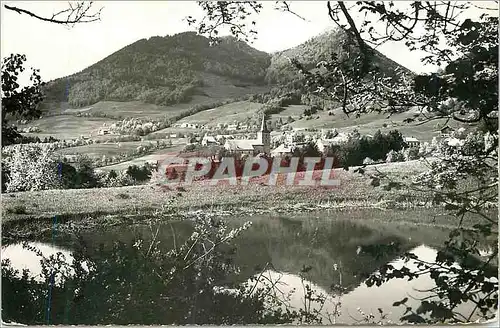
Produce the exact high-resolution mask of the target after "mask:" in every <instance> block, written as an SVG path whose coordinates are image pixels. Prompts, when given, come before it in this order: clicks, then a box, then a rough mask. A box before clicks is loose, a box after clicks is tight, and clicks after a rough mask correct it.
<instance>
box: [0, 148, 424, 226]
mask: <svg viewBox="0 0 500 328" xmlns="http://www.w3.org/2000/svg"><path fill="white" fill-rule="evenodd" d="M164 151H165V152H167V151H169V149H166V150H164ZM159 155H160V154H156V156H159ZM149 156H150V157H151V158H154V156H155V155H149ZM132 162H133V161H132ZM118 165H123V168H126V166H128V165H131V162H127V163H121V164H118ZM375 167H377V169H378V170H379V171H381V172H390V173H391V174H393V175H394V176H396V177H400V178H401V179H404V178H407V179H408V178H409V177H410V176H412V175H413V174H415V173H416V172H419V171H424V170H425V166H424V165H422V164H421V163H420V162H418V161H413V162H403V163H391V164H381V165H377V166H373V168H371V169H370V168H369V169H368V171H370V170H372V171H373V170H374V169H375ZM112 168H113V169H118V167H117V165H112V166H108V167H106V168H105V169H106V170H109V169H112ZM103 169H104V168H103ZM333 174H334V176H335V177H336V178H337V179H339V180H340V186H338V187H331V188H327V187H314V186H297V185H295V186H284V185H279V183H278V184H277V185H276V186H269V185H267V184H266V183H265V182H264V181H265V178H266V177H262V179H263V181H261V182H259V181H256V182H255V183H250V184H249V185H247V186H244V185H236V186H231V185H229V184H228V183H222V182H220V183H218V184H217V185H215V186H211V185H207V183H206V182H203V181H202V182H198V183H194V184H191V185H184V186H181V187H172V188H167V187H162V186H158V185H155V184H148V185H141V186H130V187H120V188H99V189H73V190H45V191H33V192H22V193H11V194H8V195H6V196H5V197H3V201H2V204H3V215H4V218H5V219H6V220H8V219H9V218H13V217H19V215H20V216H21V217H22V216H36V217H39V216H43V217H45V216H51V215H56V214H61V215H62V214H72V215H75V214H85V213H107V214H116V213H138V212H144V211H146V212H151V211H158V210H160V211H161V210H163V209H165V208H169V206H174V207H175V208H177V209H182V210H194V209H207V208H220V209H225V210H231V211H235V212H236V213H238V212H239V211H243V212H244V211H254V210H258V209H260V210H264V211H277V212H278V213H279V212H280V211H289V210H290V211H292V212H295V211H299V210H300V209H307V210H311V209H327V208H339V207H380V208H388V207H390V208H392V207H398V206H399V207H402V208H405V207H412V206H414V205H422V206H423V205H424V204H425V201H426V200H427V198H428V197H427V196H426V195H425V194H422V193H418V192H415V191H411V190H391V191H384V190H381V189H380V188H376V187H373V186H372V185H371V184H370V179H368V178H366V177H365V176H362V175H360V174H358V173H354V172H352V171H344V170H342V169H335V170H334V173H333ZM55 199H57V202H54V200H55ZM172 202H173V203H172ZM15 208H24V210H23V211H21V212H23V213H21V214H19V213H17V214H16V213H15V211H13V210H12V209H15Z"/></svg>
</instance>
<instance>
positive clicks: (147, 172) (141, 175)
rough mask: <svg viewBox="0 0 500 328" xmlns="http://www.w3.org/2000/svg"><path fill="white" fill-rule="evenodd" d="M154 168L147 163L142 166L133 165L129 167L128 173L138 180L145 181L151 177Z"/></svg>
mask: <svg viewBox="0 0 500 328" xmlns="http://www.w3.org/2000/svg"><path fill="white" fill-rule="evenodd" d="M151 171H152V168H151V167H150V165H148V164H145V165H144V166H142V167H139V166H137V165H132V166H129V167H128V168H127V171H126V173H127V174H128V175H129V176H130V177H131V178H132V179H134V180H135V181H137V182H144V181H147V180H149V179H151Z"/></svg>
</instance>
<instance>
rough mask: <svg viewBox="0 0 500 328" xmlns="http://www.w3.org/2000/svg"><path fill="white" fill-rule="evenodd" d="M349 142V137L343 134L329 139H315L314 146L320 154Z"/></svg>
mask: <svg viewBox="0 0 500 328" xmlns="http://www.w3.org/2000/svg"><path fill="white" fill-rule="evenodd" d="M348 141H349V137H348V135H347V134H345V133H339V134H337V135H336V136H335V137H333V138H331V139H317V140H316V146H317V147H318V150H319V151H320V152H322V153H323V152H325V150H326V148H329V147H331V146H335V145H341V144H344V143H346V142H348Z"/></svg>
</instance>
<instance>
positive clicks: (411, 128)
mask: <svg viewBox="0 0 500 328" xmlns="http://www.w3.org/2000/svg"><path fill="white" fill-rule="evenodd" d="M332 112H333V113H334V115H329V114H328V112H327V111H318V112H317V113H316V114H314V115H312V117H313V118H312V119H309V120H307V119H306V118H303V119H301V120H297V121H295V122H293V123H291V126H292V127H293V128H316V129H332V128H336V129H338V130H340V131H341V132H344V133H349V132H352V131H353V130H354V129H357V130H358V131H359V133H361V134H362V135H366V134H371V135H373V134H375V132H377V130H380V131H381V132H383V133H384V132H385V133H387V132H388V131H390V130H395V129H396V130H399V131H400V132H401V133H402V134H403V136H405V137H415V138H417V139H419V140H420V141H427V142H430V141H431V140H432V138H433V137H439V136H440V131H439V130H440V127H443V126H445V124H446V119H437V120H433V121H430V122H427V123H424V124H422V122H419V121H414V122H411V123H405V122H403V121H404V120H405V119H408V118H414V116H415V114H416V113H417V112H416V109H411V110H409V111H407V112H404V113H398V114H394V115H391V116H388V115H387V114H381V113H375V112H373V113H367V114H362V115H360V116H359V117H356V116H355V115H354V114H353V115H350V116H349V117H347V115H345V114H344V113H343V112H342V111H341V109H340V108H339V109H336V110H334V111H332ZM282 113H283V112H282ZM317 117H319V118H317ZM448 125H449V126H450V127H454V128H458V125H457V124H456V123H455V122H449V123H448Z"/></svg>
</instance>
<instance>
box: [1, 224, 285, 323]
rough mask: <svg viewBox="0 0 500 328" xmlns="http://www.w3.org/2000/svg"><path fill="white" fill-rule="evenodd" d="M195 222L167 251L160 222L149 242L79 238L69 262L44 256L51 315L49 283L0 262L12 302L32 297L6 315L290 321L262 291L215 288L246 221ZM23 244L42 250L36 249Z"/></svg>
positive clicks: (26, 318)
mask: <svg viewBox="0 0 500 328" xmlns="http://www.w3.org/2000/svg"><path fill="white" fill-rule="evenodd" d="M193 221H194V222H193V223H194V231H193V233H192V234H191V236H190V237H189V238H188V239H187V240H179V244H178V245H176V246H174V248H173V249H172V250H170V251H168V252H162V251H161V249H160V248H159V241H158V240H157V239H156V237H157V233H158V229H159V227H158V228H157V229H156V231H157V232H156V234H155V233H153V234H152V236H151V237H152V238H151V240H149V241H146V240H142V239H136V240H134V241H135V242H134V243H131V244H124V243H121V242H114V243H113V245H112V247H104V245H101V246H100V247H95V248H90V247H88V245H86V244H85V243H83V242H80V243H78V244H77V249H76V250H75V252H73V254H72V257H73V262H72V263H71V262H69V261H68V259H65V257H64V255H63V254H62V253H58V254H55V255H51V256H50V257H48V258H43V257H42V259H41V264H42V274H43V277H44V280H45V282H46V283H50V281H51V279H53V278H52V277H54V276H55V277H58V278H57V280H56V282H57V283H56V284H54V285H53V287H52V288H51V295H52V304H51V310H50V314H51V315H50V318H46V317H45V298H46V288H47V287H46V284H42V283H39V282H37V281H35V279H33V278H28V275H27V272H26V273H25V274H24V275H23V276H22V277H19V276H18V275H17V273H18V272H16V270H14V269H12V268H11V267H10V265H9V263H8V262H7V261H2V284H3V285H4V286H7V288H9V290H7V291H6V290H4V292H8V293H9V295H13V296H14V295H15V298H16V299H15V300H11V302H9V304H11V305H13V304H16V305H18V304H24V303H26V302H28V303H29V305H28V306H27V307H24V309H23V310H22V311H18V308H17V307H13V306H11V305H8V304H6V303H4V304H3V305H2V307H3V311H4V320H7V321H10V320H12V321H16V322H23V323H27V324H44V323H49V322H50V323H51V324H69V323H73V324H76V323H78V324H125V323H126V324H130V323H137V324H139V323H140V324H245V323H249V322H254V323H262V324H264V323H285V322H289V321H290V320H291V319H290V315H289V314H287V313H286V312H283V311H282V310H280V309H278V310H270V309H266V308H265V306H264V302H265V301H266V300H267V299H269V297H268V296H266V293H265V292H266V290H262V289H259V290H256V291H255V292H254V293H250V290H247V289H245V288H244V287H242V288H240V289H239V290H237V291H236V292H235V293H228V292H224V291H221V290H220V288H218V287H219V286H220V284H221V283H222V282H223V281H224V279H225V278H226V277H227V276H228V275H229V274H231V273H235V272H237V270H238V268H237V267H236V266H235V265H234V264H233V263H232V260H231V254H234V247H233V246H232V245H231V242H232V241H233V240H234V238H236V237H238V236H239V235H240V234H241V233H242V232H244V231H245V230H246V229H248V227H249V226H250V222H247V223H245V224H244V225H243V226H241V227H239V228H236V229H232V230H228V229H227V226H226V224H225V223H224V222H223V221H221V220H217V219H214V218H211V217H205V216H198V217H195V218H193ZM24 247H25V248H27V249H29V250H32V251H34V252H35V253H36V254H38V255H39V256H41V253H40V252H39V250H37V249H36V248H33V247H31V246H29V245H27V244H25V246H24ZM131 273H133V274H131ZM139 277H140V279H138V278H139ZM21 290H22V292H18V291H21ZM68 295H71V296H69V297H68ZM123 300H127V302H123ZM96 309H106V310H105V311H102V310H99V311H96Z"/></svg>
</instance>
